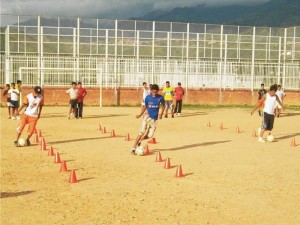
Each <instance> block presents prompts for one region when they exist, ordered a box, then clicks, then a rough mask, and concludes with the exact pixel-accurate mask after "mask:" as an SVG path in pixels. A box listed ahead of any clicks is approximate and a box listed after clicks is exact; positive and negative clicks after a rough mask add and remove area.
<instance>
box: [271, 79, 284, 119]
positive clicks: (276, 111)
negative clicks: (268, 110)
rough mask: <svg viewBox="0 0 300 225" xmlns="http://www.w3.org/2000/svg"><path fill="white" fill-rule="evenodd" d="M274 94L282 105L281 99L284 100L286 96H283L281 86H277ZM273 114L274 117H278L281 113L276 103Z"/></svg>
mask: <svg viewBox="0 0 300 225" xmlns="http://www.w3.org/2000/svg"><path fill="white" fill-rule="evenodd" d="M275 94H276V95H277V97H278V98H279V100H280V102H281V103H283V99H284V97H285V96H286V94H285V93H284V91H283V90H282V89H281V85H280V84H279V85H278V90H277V91H276V93H275ZM274 113H275V115H276V116H277V117H279V116H280V113H281V106H280V105H279V103H278V102H276V104H275V112H274Z"/></svg>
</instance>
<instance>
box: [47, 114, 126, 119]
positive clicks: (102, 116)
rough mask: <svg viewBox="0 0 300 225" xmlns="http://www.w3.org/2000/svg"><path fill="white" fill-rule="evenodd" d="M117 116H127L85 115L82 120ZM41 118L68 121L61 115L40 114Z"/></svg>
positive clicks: (114, 115)
mask: <svg viewBox="0 0 300 225" xmlns="http://www.w3.org/2000/svg"><path fill="white" fill-rule="evenodd" d="M118 116H129V114H106V115H105V114H104V115H87V116H83V119H97V118H106V117H118ZM41 118H66V119H68V116H67V115H66V114H63V113H60V114H58V113H48V114H42V115H41ZM72 120H75V118H72Z"/></svg>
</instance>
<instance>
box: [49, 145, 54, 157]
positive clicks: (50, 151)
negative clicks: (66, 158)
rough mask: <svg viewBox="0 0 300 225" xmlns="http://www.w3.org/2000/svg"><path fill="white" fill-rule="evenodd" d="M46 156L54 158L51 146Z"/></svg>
mask: <svg viewBox="0 0 300 225" xmlns="http://www.w3.org/2000/svg"><path fill="white" fill-rule="evenodd" d="M48 156H55V154H54V150H53V147H52V146H50V149H49V151H48Z"/></svg>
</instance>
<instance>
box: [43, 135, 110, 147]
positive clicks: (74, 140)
mask: <svg viewBox="0 0 300 225" xmlns="http://www.w3.org/2000/svg"><path fill="white" fill-rule="evenodd" d="M106 138H112V137H110V136H109V137H94V138H77V139H69V140H62V141H50V142H47V144H48V145H54V144H63V143H69V142H80V141H91V140H99V139H106Z"/></svg>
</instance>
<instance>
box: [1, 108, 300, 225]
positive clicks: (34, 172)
mask: <svg viewBox="0 0 300 225" xmlns="http://www.w3.org/2000/svg"><path fill="white" fill-rule="evenodd" d="M67 110H68V109H67V107H44V109H43V114H42V117H41V119H40V120H39V122H38V126H37V127H38V129H41V131H42V135H43V136H44V138H45V140H46V142H47V148H48V149H49V147H50V146H53V148H54V152H59V153H60V156H61V159H62V160H66V161H67V167H68V169H75V171H76V175H77V179H78V180H79V182H78V183H72V184H70V183H68V181H67V180H68V178H69V172H66V173H59V169H60V166H61V165H60V164H56V163H54V157H53V156H48V155H47V154H48V152H47V151H41V150H40V148H39V145H38V144H34V143H33V138H32V143H33V145H32V146H29V147H14V145H13V141H14V139H15V129H16V127H17V125H18V121H16V120H15V121H14V120H8V119H7V109H6V108H1V224H3V225H9V224H18V225H19V224H24V225H35V224H64V225H69V224H70V225H74V224H88V225H90V224H91V225H92V224H108V225H119V224H122V225H133V224H134V225H152V224H153V225H154V224H155V225H156V224H158V225H202V224H210V225H254V224H257V225H267V224H268V225H299V224H300V145H299V144H300V112H299V111H291V110H289V109H287V110H286V111H285V113H284V114H283V115H282V117H281V118H279V119H276V120H275V128H274V130H273V134H274V136H275V138H276V139H275V142H272V143H265V144H263V143H258V142H257V138H253V137H252V132H253V130H257V128H258V127H259V126H260V123H261V119H260V117H259V116H258V113H255V115H253V116H250V112H249V110H247V109H238V108H236V109H197V110H191V109H190V110H185V111H184V112H183V114H182V115H181V116H180V117H176V118H174V119H172V118H168V119H162V120H160V121H159V123H158V128H157V131H156V134H155V137H156V140H157V142H158V143H157V144H149V148H150V151H151V155H148V156H132V155H130V148H131V146H132V144H133V141H125V140H124V139H125V135H126V133H129V134H130V136H131V137H133V139H134V138H135V137H136V135H137V132H138V130H139V127H140V124H141V119H136V118H135V115H136V114H138V113H139V108H134V107H133V108H117V107H111V108H109V107H107V108H101V109H100V108H98V107H86V108H84V118H83V119H82V120H76V119H72V120H68V119H67V116H66V115H67ZM208 121H210V122H211V125H212V127H207V123H208ZM221 123H223V126H224V129H223V130H221V129H219V126H220V124H221ZM98 124H100V125H101V126H102V127H104V126H105V127H106V130H107V133H106V134H103V133H101V132H100V131H99V130H97V128H98ZM237 126H239V128H240V131H241V133H237V132H236V128H237ZM112 129H114V130H115V133H116V137H110V132H111V131H112ZM25 133H26V132H23V135H22V136H23V137H25ZM294 137H295V138H296V142H297V144H298V146H296V147H291V146H290V145H291V141H292V139H293V138H294ZM144 144H146V143H143V145H144ZM157 151H160V152H161V155H162V158H163V159H166V158H167V157H169V158H170V159H171V166H172V168H171V169H164V162H155V158H156V155H155V154H156V152H157ZM179 164H180V165H182V170H183V173H184V177H181V178H176V177H175V173H176V168H177V165H179Z"/></svg>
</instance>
